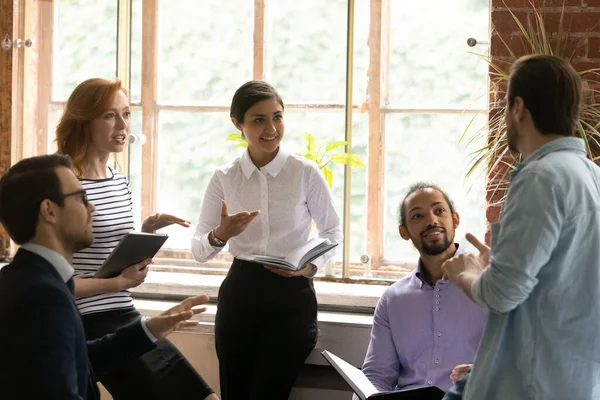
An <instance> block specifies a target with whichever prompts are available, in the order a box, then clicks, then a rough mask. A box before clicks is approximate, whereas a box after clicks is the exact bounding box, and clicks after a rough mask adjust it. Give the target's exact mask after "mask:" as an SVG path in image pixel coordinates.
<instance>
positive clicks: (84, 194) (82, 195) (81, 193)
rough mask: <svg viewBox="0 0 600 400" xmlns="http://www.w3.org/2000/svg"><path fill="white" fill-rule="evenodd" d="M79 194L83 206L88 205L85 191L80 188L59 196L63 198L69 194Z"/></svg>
mask: <svg viewBox="0 0 600 400" xmlns="http://www.w3.org/2000/svg"><path fill="white" fill-rule="evenodd" d="M77 195H79V196H81V202H82V203H83V205H84V206H86V207H87V206H88V204H89V202H88V197H87V193H86V192H85V190H84V189H81V190H77V191H76V192H72V193H67V194H63V195H62V196H61V197H62V198H63V199H65V198H67V197H70V196H77Z"/></svg>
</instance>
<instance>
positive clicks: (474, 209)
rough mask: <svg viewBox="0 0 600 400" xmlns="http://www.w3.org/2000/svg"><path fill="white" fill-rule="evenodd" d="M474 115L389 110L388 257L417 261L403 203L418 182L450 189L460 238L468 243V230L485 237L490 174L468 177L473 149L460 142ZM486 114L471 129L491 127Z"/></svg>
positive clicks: (386, 246) (403, 260)
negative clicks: (403, 221)
mask: <svg viewBox="0 0 600 400" xmlns="http://www.w3.org/2000/svg"><path fill="white" fill-rule="evenodd" d="M472 119H473V115H467V114H388V115H387V120H386V146H385V148H386V154H385V160H386V171H385V177H386V179H385V213H384V218H385V219H384V225H385V231H384V232H385V248H384V257H385V258H386V259H387V260H392V261H399V262H403V263H404V262H408V263H415V262H416V261H417V260H418V257H419V253H418V252H417V251H416V249H415V248H414V246H413V245H412V242H410V241H405V240H403V239H402V238H401V237H400V235H399V233H398V206H399V205H400V201H402V198H403V197H404V195H405V194H406V190H407V189H408V187H409V186H410V185H411V184H413V183H415V182H418V181H428V182H432V183H436V184H438V185H439V186H440V187H441V188H442V189H443V190H446V191H447V192H448V195H449V196H450V198H451V199H452V200H453V201H454V203H455V206H456V211H457V212H458V213H459V215H460V226H459V227H458V229H457V231H456V237H455V241H456V242H458V243H461V245H463V246H466V245H467V244H468V243H467V242H466V240H465V239H464V236H465V234H466V233H468V232H471V233H473V234H474V235H476V236H477V237H480V238H483V235H484V234H485V230H486V220H485V176H483V174H481V175H479V176H476V177H473V178H470V179H469V180H467V181H465V175H466V173H467V171H468V165H469V163H470V161H471V159H472V156H470V155H469V154H470V152H471V151H473V150H475V149H477V148H479V147H481V146H482V145H483V143H481V141H479V142H474V143H473V144H472V146H469V148H465V144H464V143H460V144H459V140H460V137H461V135H462V134H463V132H464V130H465V129H466V127H467V126H468V125H469V123H470V122H471V120H472ZM485 122H486V116H485V115H483V114H482V115H478V116H477V117H476V119H475V121H474V122H473V124H472V125H471V126H472V127H473V128H472V129H470V131H469V133H467V135H469V134H473V133H474V132H475V131H476V130H477V129H479V128H480V127H481V126H485V125H484V124H485Z"/></svg>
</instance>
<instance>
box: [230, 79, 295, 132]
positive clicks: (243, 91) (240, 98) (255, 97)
mask: <svg viewBox="0 0 600 400" xmlns="http://www.w3.org/2000/svg"><path fill="white" fill-rule="evenodd" d="M264 100H275V101H276V102H278V103H279V104H280V105H281V108H282V109H283V108H284V106H283V100H282V99H281V96H280V95H279V93H277V90H275V88H274V87H273V86H271V85H269V84H268V83H267V82H264V81H249V82H246V83H244V84H243V85H242V86H240V87H239V88H238V90H236V91H235V94H234V95H233V99H231V109H230V112H229V116H230V117H232V118H235V119H237V120H238V121H239V122H240V123H242V122H244V116H245V115H246V112H247V111H248V110H249V109H250V108H252V107H253V106H254V105H255V104H256V103H260V102H261V101H264Z"/></svg>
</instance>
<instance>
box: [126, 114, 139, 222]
mask: <svg viewBox="0 0 600 400" xmlns="http://www.w3.org/2000/svg"><path fill="white" fill-rule="evenodd" d="M130 128H131V129H130V131H131V133H130V135H131V136H132V137H133V143H131V141H132V139H131V138H130V139H129V145H128V146H127V149H126V150H125V151H129V158H128V171H127V172H128V174H127V175H128V178H129V188H130V189H131V197H132V200H133V219H134V220H135V226H136V227H141V226H142V223H141V218H142V212H141V210H142V137H143V135H142V110H132V111H131V125H130ZM138 229H139V228H138Z"/></svg>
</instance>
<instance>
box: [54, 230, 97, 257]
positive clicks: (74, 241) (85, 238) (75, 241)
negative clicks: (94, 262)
mask: <svg viewBox="0 0 600 400" xmlns="http://www.w3.org/2000/svg"><path fill="white" fill-rule="evenodd" d="M58 240H59V241H60V242H61V244H62V245H63V248H64V249H65V250H66V251H68V252H69V253H76V252H78V251H80V250H83V249H86V248H88V247H90V246H91V245H92V243H93V242H94V236H93V235H92V234H91V233H90V234H89V235H87V234H83V235H78V236H75V235H65V234H62V235H61V234H59V235H58Z"/></svg>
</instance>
